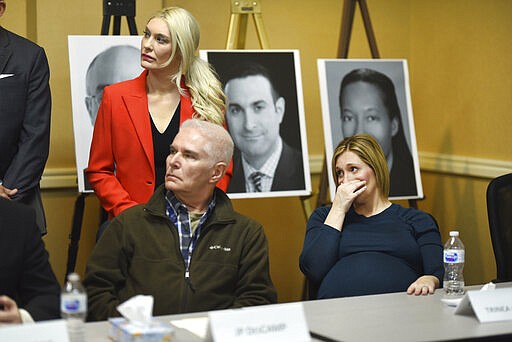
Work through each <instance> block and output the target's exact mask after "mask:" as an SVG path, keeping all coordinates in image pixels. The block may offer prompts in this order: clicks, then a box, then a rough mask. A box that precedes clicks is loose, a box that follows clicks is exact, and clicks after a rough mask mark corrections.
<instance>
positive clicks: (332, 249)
mask: <svg viewBox="0 0 512 342" xmlns="http://www.w3.org/2000/svg"><path fill="white" fill-rule="evenodd" d="M329 210H330V207H322V208H318V209H316V210H315V211H314V212H313V214H312V215H311V217H310V218H309V220H308V224H307V229H306V238H305V241H304V247H303V249H302V253H301V255H300V269H301V270H302V272H303V273H304V274H305V275H306V277H307V278H308V279H309V281H311V282H312V283H313V285H314V286H318V288H319V290H318V298H336V297H349V296H360V295H368V294H379V293H388V292H402V291H406V290H407V288H408V287H409V285H411V283H413V282H414V281H415V280H416V279H417V278H418V277H420V276H422V275H434V276H436V277H437V278H438V279H439V280H440V281H442V279H443V273H444V269H443V257H442V256H443V246H442V243H441V236H440V234H439V229H438V227H437V225H436V223H435V222H434V220H433V219H432V218H431V217H430V216H429V215H427V214H426V213H424V212H422V211H420V210H417V209H414V208H404V207H402V206H400V205H398V204H392V205H391V206H390V207H389V208H387V209H386V210H384V211H383V212H381V213H379V214H377V215H374V216H371V217H364V216H361V215H358V214H357V213H356V212H355V211H354V210H353V208H351V209H350V210H349V212H348V213H347V216H346V217H345V221H344V224H343V228H342V231H341V232H339V231H338V230H336V229H334V228H332V227H330V226H328V225H325V224H324V221H325V219H326V217H327V214H328V213H329Z"/></svg>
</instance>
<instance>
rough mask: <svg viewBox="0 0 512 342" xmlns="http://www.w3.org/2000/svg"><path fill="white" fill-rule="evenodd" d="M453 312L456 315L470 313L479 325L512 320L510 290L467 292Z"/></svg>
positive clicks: (511, 290) (511, 292)
mask: <svg viewBox="0 0 512 342" xmlns="http://www.w3.org/2000/svg"><path fill="white" fill-rule="evenodd" d="M464 297H465V298H463V299H462V301H461V302H460V304H459V306H458V307H457V309H456V310H455V313H458V314H467V313H469V312H471V309H472V311H473V312H474V313H475V315H476V317H477V318H478V320H479V321H480V322H481V323H487V322H498V321H508V320H512V288H504V289H495V290H491V291H468V292H467V293H466V295H465V296H464Z"/></svg>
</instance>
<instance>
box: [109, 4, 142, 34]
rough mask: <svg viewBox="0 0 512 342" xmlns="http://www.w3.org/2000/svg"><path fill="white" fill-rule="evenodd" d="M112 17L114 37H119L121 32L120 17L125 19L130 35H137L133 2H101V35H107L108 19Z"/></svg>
mask: <svg viewBox="0 0 512 342" xmlns="http://www.w3.org/2000/svg"><path fill="white" fill-rule="evenodd" d="M112 16H113V17H114V27H113V34H114V35H119V34H120V32H121V17H126V21H127V22H128V29H129V30H130V35H132V36H136V35H137V26H136V25H135V0H115V1H109V0H103V23H102V25H101V35H103V36H107V35H108V29H109V27H110V18H111V17H112Z"/></svg>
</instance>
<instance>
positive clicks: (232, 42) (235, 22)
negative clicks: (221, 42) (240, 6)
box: [226, 13, 240, 50]
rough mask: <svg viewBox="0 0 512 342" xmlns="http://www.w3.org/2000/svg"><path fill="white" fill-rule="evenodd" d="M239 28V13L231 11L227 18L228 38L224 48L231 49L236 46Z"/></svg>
mask: <svg viewBox="0 0 512 342" xmlns="http://www.w3.org/2000/svg"><path fill="white" fill-rule="evenodd" d="M239 28H240V15H239V14H235V13H232V14H231V18H230V19H229V27H228V40H227V43H226V50H232V49H234V48H235V47H236V42H237V41H238V31H239Z"/></svg>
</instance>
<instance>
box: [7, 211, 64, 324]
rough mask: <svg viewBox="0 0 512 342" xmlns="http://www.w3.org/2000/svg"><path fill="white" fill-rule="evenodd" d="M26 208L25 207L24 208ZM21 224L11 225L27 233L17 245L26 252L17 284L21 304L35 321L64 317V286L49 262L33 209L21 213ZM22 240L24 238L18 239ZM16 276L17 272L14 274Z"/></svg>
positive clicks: (22, 251) (19, 216)
mask: <svg viewBox="0 0 512 342" xmlns="http://www.w3.org/2000/svg"><path fill="white" fill-rule="evenodd" d="M24 209H25V208H24ZM17 214H18V215H16V217H17V218H16V221H17V222H18V223H19V224H20V226H19V227H11V228H10V229H12V230H16V231H17V233H20V231H22V232H23V233H21V234H24V236H23V239H22V240H21V241H23V245H22V246H17V247H14V246H13V249H14V248H16V249H18V251H19V252H21V253H23V254H22V259H23V260H22V267H21V269H20V270H19V272H20V277H19V281H18V285H17V290H16V291H17V294H18V303H17V304H18V306H19V307H20V308H23V309H25V310H27V311H28V312H29V313H30V315H31V316H32V318H33V319H34V320H35V321H40V320H48V319H58V318H60V286H59V283H58V282H57V279H56V278H55V274H54V273H53V270H52V268H51V266H50V263H49V261H48V252H47V251H46V249H45V247H44V243H43V240H42V239H41V234H40V232H39V230H38V229H37V227H36V224H35V214H34V212H33V211H32V210H29V209H28V208H27V210H26V211H25V210H23V211H20V212H19V213H17ZM16 241H20V240H16ZM12 276H13V277H15V275H12Z"/></svg>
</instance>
